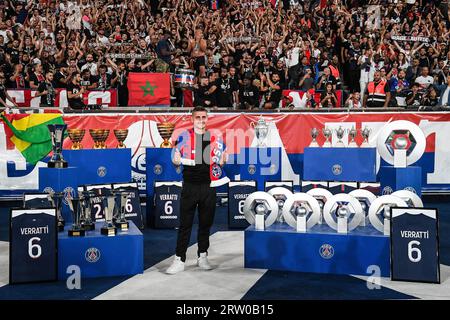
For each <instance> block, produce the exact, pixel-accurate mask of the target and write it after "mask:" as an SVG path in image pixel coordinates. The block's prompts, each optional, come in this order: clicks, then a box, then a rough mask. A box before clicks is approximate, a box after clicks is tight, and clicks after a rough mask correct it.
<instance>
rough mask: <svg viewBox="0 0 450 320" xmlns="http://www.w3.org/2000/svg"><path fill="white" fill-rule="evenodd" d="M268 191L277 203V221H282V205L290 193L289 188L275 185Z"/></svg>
mask: <svg viewBox="0 0 450 320" xmlns="http://www.w3.org/2000/svg"><path fill="white" fill-rule="evenodd" d="M268 193H269V194H270V195H271V196H272V197H274V198H275V200H276V201H277V204H278V218H277V221H278V222H281V223H283V222H284V218H283V206H284V202H285V201H286V199H287V197H288V196H290V195H291V194H292V192H291V190H289V189H286V188H283V187H275V188H272V189H270V190H269V191H268Z"/></svg>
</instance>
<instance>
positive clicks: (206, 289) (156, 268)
mask: <svg viewBox="0 0 450 320" xmlns="http://www.w3.org/2000/svg"><path fill="white" fill-rule="evenodd" d="M425 205H426V206H427V207H434V208H438V209H439V218H440V258H441V284H423V283H411V282H397V281H390V280H389V278H382V279H381V286H380V287H379V288H377V289H368V286H367V282H366V277H363V276H351V275H331V274H316V273H296V272H282V271H271V270H263V269H245V268H243V265H244V257H243V255H244V246H243V237H244V234H243V231H232V230H228V227H227V224H226V221H227V216H226V215H227V210H226V207H218V208H217V211H216V219H215V224H214V227H213V230H212V236H211V249H210V250H209V257H210V261H211V264H212V265H213V266H214V270H212V271H201V270H199V269H198V268H196V267H195V262H196V249H197V246H196V242H195V240H194V239H196V236H197V233H196V226H194V229H193V234H192V236H191V246H190V248H189V250H188V254H187V264H186V271H185V272H182V273H179V274H176V275H173V276H169V275H166V274H165V273H164V270H165V269H166V268H167V267H168V265H169V264H170V262H171V261H172V259H173V253H174V249H175V242H176V230H155V229H145V230H144V232H143V234H144V270H145V271H144V273H143V274H140V275H136V276H132V277H111V278H97V279H83V280H82V283H81V289H79V290H76V289H75V290H69V289H67V287H66V283H65V281H58V282H52V283H37V284H20V285H9V284H8V259H9V252H8V251H9V248H8V237H9V235H8V219H9V218H8V214H9V208H7V207H1V208H0V300H11V299H13V300H16V299H32V300H35V299H36V300H37V299H39V300H41V299H77V300H87V299H98V300H103V299H118V300H127V299H135V300H142V299H150V300H153V299H158V300H179V299H182V300H186V299H187V300H197V299H201V300H241V299H242V300H261V299H262V300H265V299H270V300H297V299H298V300H305V299H333V300H343V299H346V300H347V299H348V300H352V299H355V300H361V299H368V300H372V299H376V300H380V299H390V300H393V299H450V203H448V202H443V201H442V199H441V200H438V201H436V199H432V200H430V201H425Z"/></svg>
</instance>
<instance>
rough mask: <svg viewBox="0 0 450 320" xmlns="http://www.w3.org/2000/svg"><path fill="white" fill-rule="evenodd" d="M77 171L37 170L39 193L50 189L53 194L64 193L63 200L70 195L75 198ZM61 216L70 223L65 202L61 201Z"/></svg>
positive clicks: (73, 169) (70, 217)
mask: <svg viewBox="0 0 450 320" xmlns="http://www.w3.org/2000/svg"><path fill="white" fill-rule="evenodd" d="M79 171H80V170H79V169H78V168H75V167H69V168H65V169H56V168H39V192H47V191H48V189H49V188H51V189H52V190H53V191H55V192H64V198H66V197H67V195H69V194H71V195H72V197H75V196H76V194H77V192H76V190H77V187H78V184H79V183H80V182H79V180H78V179H79ZM61 211H62V216H63V218H64V220H65V221H66V224H67V223H70V222H71V221H72V216H71V214H70V209H69V206H68V205H67V200H66V199H63V203H62V210H61Z"/></svg>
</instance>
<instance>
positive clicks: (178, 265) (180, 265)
mask: <svg viewBox="0 0 450 320" xmlns="http://www.w3.org/2000/svg"><path fill="white" fill-rule="evenodd" d="M181 271H184V262H183V261H181V258H180V257H179V256H175V259H174V260H173V262H172V264H171V265H170V267H169V268H167V270H166V273H167V274H176V273H178V272H181Z"/></svg>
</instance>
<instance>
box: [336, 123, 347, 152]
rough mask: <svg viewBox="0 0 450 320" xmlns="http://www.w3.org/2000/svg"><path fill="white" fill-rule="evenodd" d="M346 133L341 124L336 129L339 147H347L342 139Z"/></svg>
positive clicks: (337, 145)
mask: <svg viewBox="0 0 450 320" xmlns="http://www.w3.org/2000/svg"><path fill="white" fill-rule="evenodd" d="M344 134H345V131H344V129H342V127H341V126H339V128H338V129H336V137H337V139H338V141H337V142H336V147H337V148H343V147H345V144H344V141H342V139H343V138H344Z"/></svg>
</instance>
